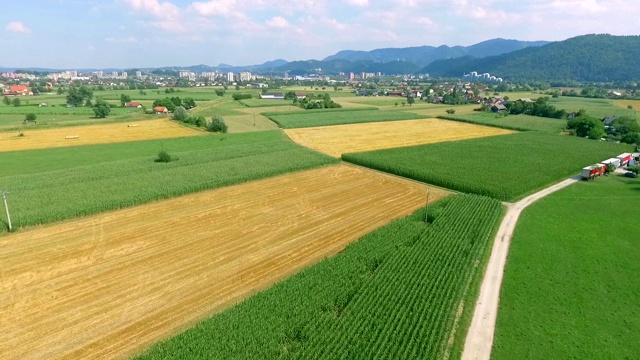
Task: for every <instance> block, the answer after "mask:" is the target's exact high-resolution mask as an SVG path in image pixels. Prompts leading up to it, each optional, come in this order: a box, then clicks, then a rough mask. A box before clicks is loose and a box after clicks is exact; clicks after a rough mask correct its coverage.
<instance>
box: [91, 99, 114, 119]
mask: <svg viewBox="0 0 640 360" xmlns="http://www.w3.org/2000/svg"><path fill="white" fill-rule="evenodd" d="M93 112H94V113H95V114H96V117H97V118H105V117H107V115H109V113H110V112H111V108H110V107H109V104H107V102H106V101H104V100H97V101H96V103H95V105H93Z"/></svg>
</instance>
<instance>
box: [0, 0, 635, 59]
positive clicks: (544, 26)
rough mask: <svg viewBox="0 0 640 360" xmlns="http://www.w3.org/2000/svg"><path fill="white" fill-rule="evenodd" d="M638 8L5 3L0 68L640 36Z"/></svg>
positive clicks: (388, 2) (515, 0)
mask: <svg viewBox="0 0 640 360" xmlns="http://www.w3.org/2000/svg"><path fill="white" fill-rule="evenodd" d="M638 5H639V4H638V0H526V1H525V0H384V1H378V0H343V1H331V0H286V1H285V0H210V1H207V0H200V1H192V0H166V1H165V0H102V1H96V0H27V1H8V0H0V67H21V68H27V67H42V68H57V69H74V68H76V69H77V68H118V69H119V68H122V69H124V68H136V67H139V68H147V67H162V66H188V65H197V64H205V65H211V66H216V65H218V64H221V63H224V64H230V65H236V66H239V65H254V64H261V63H264V62H265V61H269V60H275V59H284V60H287V61H295V60H310V59H317V60H322V59H323V58H325V57H327V56H329V55H333V54H335V53H336V52H338V51H340V50H373V49H379V48H389V47H409V46H423V45H430V46H440V45H449V46H454V45H463V46H465V45H472V44H475V43H478V42H481V41H484V40H489V39H493V38H505V39H517V40H548V41H557V40H564V39H567V38H570V37H573V36H578V35H584V34H593V33H608V34H612V35H640V26H639V25H638V19H640V6H638Z"/></svg>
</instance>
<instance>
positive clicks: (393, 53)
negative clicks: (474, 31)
mask: <svg viewBox="0 0 640 360" xmlns="http://www.w3.org/2000/svg"><path fill="white" fill-rule="evenodd" d="M548 43H549V42H548V41H519V40H509V39H491V40H487V41H483V42H481V43H478V44H475V45H471V46H451V47H450V46H447V45H442V46H438V47H434V46H416V47H406V48H383V49H375V50H371V51H358V50H343V51H340V52H338V53H336V54H335V55H331V56H328V57H326V58H325V59H324V61H331V60H347V61H351V62H356V61H365V62H366V61H370V62H381V63H389V62H392V61H398V60H403V61H406V62H412V63H414V64H416V65H418V66H420V67H423V66H426V65H428V64H430V63H431V62H433V61H435V60H438V59H451V58H457V57H461V56H465V55H470V56H473V57H476V58H482V57H486V56H494V55H500V54H504V53H508V52H512V51H516V50H520V49H524V48H527V47H530V46H542V45H546V44H548Z"/></svg>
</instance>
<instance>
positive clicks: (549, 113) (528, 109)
mask: <svg viewBox="0 0 640 360" xmlns="http://www.w3.org/2000/svg"><path fill="white" fill-rule="evenodd" d="M548 100H549V98H548V97H539V98H538V99H536V101H535V102H524V101H510V102H507V103H506V105H505V106H506V108H507V110H508V111H509V114H514V115H517V114H527V115H533V116H541V117H547V118H555V119H563V118H565V117H566V116H567V112H566V111H564V110H558V109H556V107H555V106H553V105H550V104H548V103H547V101H548Z"/></svg>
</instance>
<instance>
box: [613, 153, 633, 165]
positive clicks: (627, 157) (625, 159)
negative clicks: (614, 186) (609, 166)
mask: <svg viewBox="0 0 640 360" xmlns="http://www.w3.org/2000/svg"><path fill="white" fill-rule="evenodd" d="M632 156H633V154H630V153H624V154H620V155H618V156H616V159H619V160H620V166H626V165H627V164H629V161H630V160H631V157H632Z"/></svg>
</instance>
